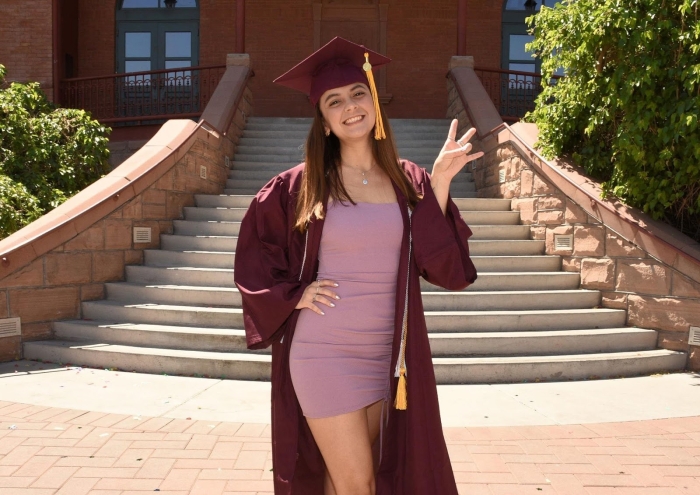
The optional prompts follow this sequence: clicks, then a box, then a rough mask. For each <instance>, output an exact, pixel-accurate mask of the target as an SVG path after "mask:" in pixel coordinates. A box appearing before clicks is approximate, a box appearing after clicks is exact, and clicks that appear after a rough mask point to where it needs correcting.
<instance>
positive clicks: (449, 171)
mask: <svg viewBox="0 0 700 495" xmlns="http://www.w3.org/2000/svg"><path fill="white" fill-rule="evenodd" d="M458 123H459V122H458V121H457V119H453V120H452V124H450V132H449V133H448V134H447V140H446V141H445V145H444V146H443V147H442V149H441V150H440V154H439V155H438V157H437V158H436V159H435V163H434V164H433V171H432V173H431V174H430V183H431V186H432V188H433V192H434V193H435V197H436V198H437V201H438V204H439V205H440V208H441V209H442V213H443V214H445V212H446V211H447V198H448V195H449V193H450V183H451V182H452V179H453V178H454V177H455V175H457V173H459V171H460V170H462V169H463V168H464V166H465V165H466V164H467V163H469V162H471V161H473V160H476V159H477V158H481V157H482V156H484V153H483V152H481V151H479V152H478V153H472V154H471V155H470V154H468V153H469V152H470V151H471V149H472V145H471V143H469V140H470V139H471V138H473V137H474V134H476V129H474V128H471V129H469V130H468V131H467V132H466V133H465V134H464V135H463V136H462V137H461V138H459V139H455V136H456V135H457V125H458Z"/></svg>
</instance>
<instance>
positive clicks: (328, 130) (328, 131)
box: [326, 129, 331, 137]
mask: <svg viewBox="0 0 700 495" xmlns="http://www.w3.org/2000/svg"><path fill="white" fill-rule="evenodd" d="M330 135H331V130H330V129H326V137H328V136H330Z"/></svg>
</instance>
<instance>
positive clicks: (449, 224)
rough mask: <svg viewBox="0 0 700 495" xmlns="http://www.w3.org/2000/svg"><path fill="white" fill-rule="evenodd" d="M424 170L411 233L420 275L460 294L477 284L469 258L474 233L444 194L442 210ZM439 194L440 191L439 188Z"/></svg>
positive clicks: (446, 193)
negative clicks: (461, 291) (459, 291)
mask: <svg viewBox="0 0 700 495" xmlns="http://www.w3.org/2000/svg"><path fill="white" fill-rule="evenodd" d="M421 170H422V174H423V177H422V179H421V181H420V185H419V191H418V192H420V193H422V194H423V198H422V199H421V200H420V201H419V202H418V204H417V205H416V207H415V208H414V209H413V213H412V215H411V233H412V237H413V244H412V246H413V254H414V259H415V262H416V266H417V267H418V271H419V274H420V275H421V276H422V277H423V278H424V279H425V280H427V281H428V282H430V283H432V284H435V285H439V286H440V287H444V288H446V289H449V290H461V289H464V288H465V287H467V286H468V285H470V284H472V283H473V282H474V281H475V280H476V276H477V275H476V268H475V267H474V263H473V262H472V260H471V258H470V257H469V244H468V241H469V238H470V237H471V235H472V231H471V229H470V228H469V227H468V226H467V224H466V223H465V222H464V220H463V219H462V217H461V215H460V213H459V209H458V208H457V205H455V203H454V201H452V200H450V199H449V193H448V192H447V191H445V193H444V194H445V196H444V202H445V206H444V207H443V206H442V205H441V204H440V199H439V198H438V196H437V194H435V186H433V184H432V182H431V177H430V175H429V174H428V172H427V171H426V170H424V169H421ZM438 191H440V189H439V188H438Z"/></svg>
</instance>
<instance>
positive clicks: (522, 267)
mask: <svg viewBox="0 0 700 495" xmlns="http://www.w3.org/2000/svg"><path fill="white" fill-rule="evenodd" d="M471 244H472V243H471V242H470V245H471ZM470 257H471V259H472V262H473V263H474V266H475V267H476V271H477V273H478V274H479V276H481V274H482V273H484V272H537V271H539V272H556V271H559V270H561V258H560V257H559V256H525V255H522V256H475V255H473V254H472V255H471V256H470Z"/></svg>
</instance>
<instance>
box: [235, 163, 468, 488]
mask: <svg viewBox="0 0 700 495" xmlns="http://www.w3.org/2000/svg"><path fill="white" fill-rule="evenodd" d="M401 164H402V166H403V168H404V171H405V173H406V175H407V176H408V177H409V179H410V181H411V182H412V183H413V185H414V187H415V188H416V191H418V193H419V194H422V195H423V199H421V200H420V202H419V203H418V204H417V205H416V207H415V208H414V210H413V213H412V215H411V216H410V220H409V214H408V203H407V200H406V198H405V196H404V195H403V194H402V193H401V191H400V190H399V188H398V187H396V185H395V184H394V189H395V191H396V196H397V200H398V203H399V205H401V211H402V212H403V220H404V236H403V242H402V246H401V259H400V263H399V273H398V279H397V289H396V290H397V295H396V317H395V325H394V344H393V352H392V358H391V367H390V368H389V369H387V370H386V372H387V374H388V376H389V379H390V383H391V399H390V403H389V407H388V408H387V409H388V411H389V412H388V416H387V415H386V413H385V424H386V426H385V427H384V428H383V433H382V435H383V439H382V457H381V462H380V465H379V470H378V472H377V475H376V482H377V495H436V494H440V495H457V487H456V484H455V479H454V474H453V472H452V466H451V465H450V460H449V457H448V453H447V448H446V445H445V439H444V436H443V432H442V423H441V420H440V410H439V407H438V397H437V388H436V383H435V373H434V370H433V364H432V359H431V354H430V346H429V343H428V333H427V330H426V325H425V316H424V314H423V302H422V299H421V292H420V279H419V277H421V276H422V277H423V278H425V279H426V280H428V281H429V282H431V283H433V284H436V285H439V286H442V287H444V288H446V289H452V290H459V289H463V288H465V287H467V286H468V285H469V284H471V283H473V282H474V281H475V280H476V269H475V268H474V264H473V263H472V261H471V259H470V257H469V248H468V245H467V240H468V239H469V237H470V236H471V235H472V232H471V230H470V229H469V227H468V226H467V224H466V223H465V222H464V220H462V218H461V216H460V214H459V210H458V209H457V206H456V205H455V204H454V202H453V201H452V200H451V199H450V200H448V207H447V214H446V215H443V213H442V210H441V209H440V206H439V204H438V202H437V199H436V197H435V194H434V193H433V190H432V188H431V186H430V175H429V174H428V172H427V171H426V170H425V169H423V168H421V167H419V166H417V165H416V164H414V163H411V162H408V161H405V160H402V162H401ZM303 170H304V164H300V165H298V166H296V167H294V168H292V169H290V170H287V171H286V172H283V173H281V174H279V175H277V176H275V177H274V178H272V179H271V180H270V182H268V183H267V185H265V186H264V187H263V188H262V189H261V190H260V192H259V193H258V194H257V195H256V196H255V199H254V200H253V202H252V203H251V205H250V209H249V210H248V212H247V213H246V215H245V217H244V218H243V221H242V224H241V229H240V234H239V237H238V244H237V247H236V259H235V265H234V269H235V270H234V274H235V275H234V277H235V282H236V286H237V287H238V289H239V290H240V293H241V297H242V300H243V315H244V321H245V331H246V339H247V345H248V348H249V349H261V348H266V347H268V346H270V345H271V346H272V376H271V379H272V457H273V474H274V487H275V494H276V495H323V475H324V464H323V459H322V457H321V453H320V451H319V449H318V447H317V445H316V443H315V441H314V439H313V436H312V435H311V431H310V430H309V427H308V425H307V423H306V420H305V419H304V416H303V414H302V411H301V408H300V406H299V403H298V401H297V398H296V395H295V393H294V387H293V386H292V381H291V377H290V374H289V350H290V347H291V343H292V339H293V338H294V329H295V326H296V321H297V318H298V316H299V312H300V310H296V309H294V308H295V306H296V305H297V304H298V302H299V300H300V299H301V296H302V294H303V292H304V289H305V288H306V287H307V286H308V285H309V284H310V283H312V282H314V281H315V280H316V274H317V270H318V251H319V246H320V242H321V232H322V230H323V220H318V219H317V220H314V221H313V222H311V224H310V225H309V228H308V231H307V233H306V234H301V233H299V232H298V231H295V230H293V226H294V223H295V211H296V197H297V192H298V191H299V188H300V185H301V179H302V174H303ZM325 201H326V202H327V201H328V198H327V197H326V198H325ZM409 225H410V230H411V233H412V238H413V240H412V246H413V247H412V254H411V260H410V265H409V259H408V256H409V249H408V247H409ZM409 266H410V269H409ZM409 272H410V274H409ZM407 279H408V284H409V296H408V332H407V339H406V342H407V343H406V368H407V375H406V376H407V385H408V387H407V394H408V395H407V396H408V408H407V409H406V410H405V411H400V410H397V409H395V408H394V406H393V404H394V398H395V396H396V387H397V383H398V378H395V377H394V371H395V367H396V361H397V359H398V352H399V346H400V343H401V326H402V319H403V311H404V302H405V297H406V295H405V294H406V293H405V291H406V283H407Z"/></svg>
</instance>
